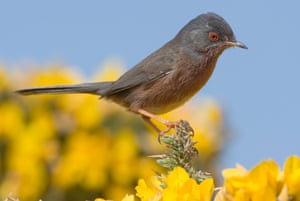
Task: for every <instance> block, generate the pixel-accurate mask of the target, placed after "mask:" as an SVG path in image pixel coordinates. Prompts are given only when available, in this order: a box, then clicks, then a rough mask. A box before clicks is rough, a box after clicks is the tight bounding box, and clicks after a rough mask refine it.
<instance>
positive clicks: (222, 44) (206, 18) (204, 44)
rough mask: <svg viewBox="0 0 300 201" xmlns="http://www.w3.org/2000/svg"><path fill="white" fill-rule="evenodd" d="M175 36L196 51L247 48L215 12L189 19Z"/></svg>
mask: <svg viewBox="0 0 300 201" xmlns="http://www.w3.org/2000/svg"><path fill="white" fill-rule="evenodd" d="M177 37H179V38H180V39H181V40H182V42H183V43H185V45H186V46H189V47H188V48H191V49H193V50H196V51H198V52H206V51H209V50H211V49H214V50H215V51H217V52H219V53H221V52H222V51H223V50H225V49H226V48H229V47H240V48H244V49H247V46H246V45H244V44H242V43H240V42H238V41H237V40H236V39H235V36H234V33H233V31H232V29H231V27H230V26H229V24H228V23H227V22H226V21H225V20H224V19H223V18H222V17H221V16H219V15H217V14H215V13H206V14H202V15H199V16H198V17H196V18H195V19H193V20H191V21H190V22H189V23H188V24H187V25H186V26H184V27H183V28H182V30H181V31H180V32H179V33H178V35H177Z"/></svg>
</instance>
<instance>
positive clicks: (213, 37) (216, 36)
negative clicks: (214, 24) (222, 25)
mask: <svg viewBox="0 0 300 201" xmlns="http://www.w3.org/2000/svg"><path fill="white" fill-rule="evenodd" d="M208 39H209V40H210V41H211V42H216V41H218V40H219V39H220V35H219V34H218V33H217V32H214V31H211V32H209V33H208Z"/></svg>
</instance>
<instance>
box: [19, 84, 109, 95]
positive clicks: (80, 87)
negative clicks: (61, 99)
mask: <svg viewBox="0 0 300 201" xmlns="http://www.w3.org/2000/svg"><path fill="white" fill-rule="evenodd" d="M111 84H112V82H91V83H82V84H70V85H56V86H45V87H36V88H29V89H20V90H17V91H16V92H17V93H19V94H21V95H34V94H68V93H87V94H95V95H100V96H102V95H104V94H105V91H107V90H109V88H110V86H111Z"/></svg>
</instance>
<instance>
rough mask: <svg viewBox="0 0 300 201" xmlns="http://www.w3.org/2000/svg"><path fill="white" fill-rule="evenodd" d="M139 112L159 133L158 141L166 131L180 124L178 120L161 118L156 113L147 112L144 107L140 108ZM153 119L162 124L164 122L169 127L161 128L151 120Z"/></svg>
mask: <svg viewBox="0 0 300 201" xmlns="http://www.w3.org/2000/svg"><path fill="white" fill-rule="evenodd" d="M137 113H138V114H140V115H142V118H143V119H144V121H145V122H147V123H148V124H149V125H150V126H152V127H153V128H154V129H155V130H156V131H157V132H158V133H159V135H158V141H160V137H161V136H163V135H164V134H165V133H167V132H169V131H170V129H172V128H174V127H175V126H176V125H178V123H179V122H177V121H169V120H166V119H164V118H161V117H159V116H157V115H155V114H152V113H150V112H147V111H146V110H143V109H138V110H137ZM151 119H154V120H156V121H158V122H160V123H162V124H164V125H165V126H166V127H167V128H166V129H164V130H160V129H159V128H157V126H156V125H155V124H154V123H153V122H152V121H151Z"/></svg>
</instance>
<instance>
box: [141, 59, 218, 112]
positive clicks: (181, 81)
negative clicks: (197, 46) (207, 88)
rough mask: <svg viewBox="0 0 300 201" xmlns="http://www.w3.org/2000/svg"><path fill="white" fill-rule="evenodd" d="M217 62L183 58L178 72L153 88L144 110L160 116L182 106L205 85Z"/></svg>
mask: <svg viewBox="0 0 300 201" xmlns="http://www.w3.org/2000/svg"><path fill="white" fill-rule="evenodd" d="M216 60H217V58H216V59H215V60H210V59H207V58H205V57H202V58H201V59H200V60H194V59H190V58H183V59H182V60H181V61H180V62H178V65H177V66H176V70H174V71H173V72H172V73H170V74H169V75H167V76H165V77H164V78H162V79H160V80H158V81H156V82H155V83H154V84H153V85H152V86H151V88H150V90H151V96H149V97H148V98H147V99H148V100H147V101H144V104H143V108H144V109H145V110H147V111H150V112H153V113H156V114H160V113H166V112H169V111H171V110H173V109H175V108H177V107H179V106H181V105H182V104H184V103H185V102H186V101H187V100H189V99H190V98H191V97H192V96H193V95H195V93H197V92H198V91H199V90H200V89H201V88H202V87H203V86H204V85H205V83H206V82H207V81H208V79H209V78H210V76H211V74H212V72H213V70H214V67H215V64H216ZM146 91H147V89H146ZM146 96H147V95H146V94H145V97H146Z"/></svg>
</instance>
